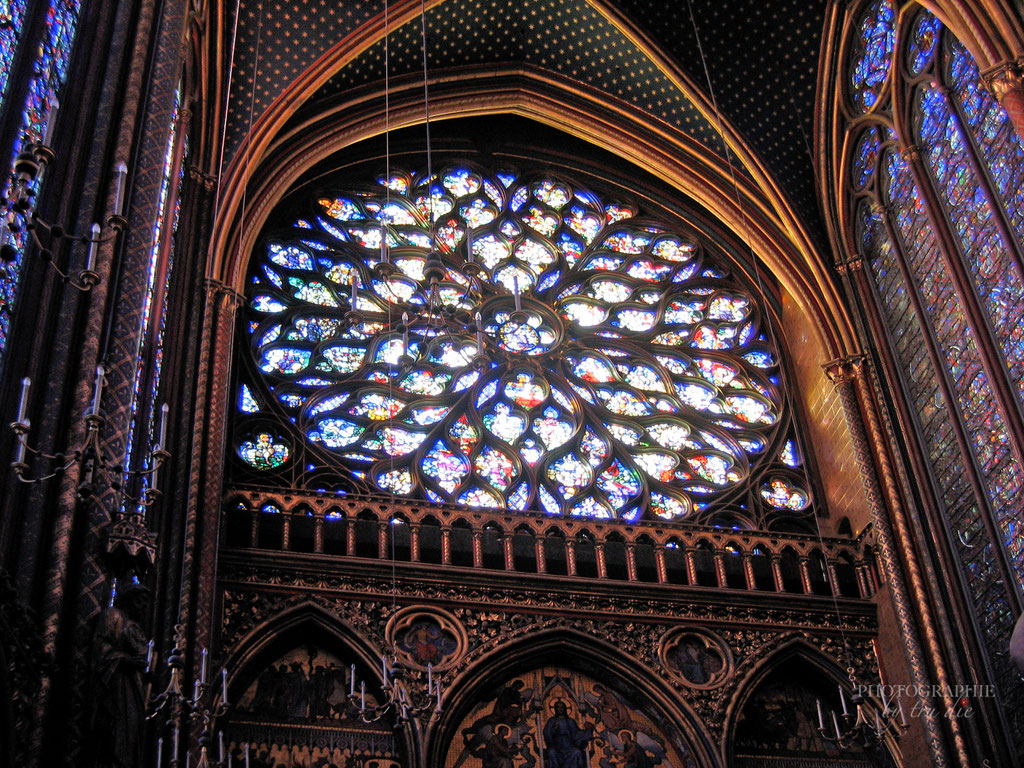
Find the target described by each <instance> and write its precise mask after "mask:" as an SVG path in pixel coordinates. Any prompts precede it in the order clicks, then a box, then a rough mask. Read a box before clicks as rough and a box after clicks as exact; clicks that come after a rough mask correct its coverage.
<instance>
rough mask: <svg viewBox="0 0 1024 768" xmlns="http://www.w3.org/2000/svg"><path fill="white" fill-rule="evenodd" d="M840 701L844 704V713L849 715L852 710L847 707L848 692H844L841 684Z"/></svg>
mask: <svg viewBox="0 0 1024 768" xmlns="http://www.w3.org/2000/svg"><path fill="white" fill-rule="evenodd" d="M839 701H841V702H842V704H843V714H844V715H848V714H850V711H849V710H848V709H847V708H846V694H844V693H843V686H841V685H840V686H839Z"/></svg>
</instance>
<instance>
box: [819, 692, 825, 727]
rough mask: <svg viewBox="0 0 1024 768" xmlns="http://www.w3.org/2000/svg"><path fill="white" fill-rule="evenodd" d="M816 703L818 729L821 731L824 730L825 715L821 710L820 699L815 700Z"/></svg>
mask: <svg viewBox="0 0 1024 768" xmlns="http://www.w3.org/2000/svg"><path fill="white" fill-rule="evenodd" d="M817 703H818V728H820V729H821V730H822V731H824V730H825V713H824V712H822V710H821V699H818V700H817Z"/></svg>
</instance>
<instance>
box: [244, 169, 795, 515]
mask: <svg viewBox="0 0 1024 768" xmlns="http://www.w3.org/2000/svg"><path fill="white" fill-rule="evenodd" d="M379 184H380V186H379V187H377V188H375V189H372V190H367V191H364V192H362V193H359V194H349V195H344V194H343V195H329V196H323V197H321V198H320V199H318V200H317V201H316V203H315V208H316V210H315V212H314V214H313V215H312V216H310V217H309V218H307V219H302V220H299V221H298V222H297V223H296V225H295V227H294V229H293V230H292V231H291V232H288V233H286V234H285V235H284V236H282V237H279V238H277V239H270V240H268V241H266V242H265V244H264V245H263V247H262V248H261V250H260V251H259V253H258V255H257V258H256V260H255V266H254V270H253V273H252V283H251V287H250V291H249V301H248V304H249V311H250V319H251V322H250V325H249V331H250V335H251V340H252V349H253V352H254V354H255V356H256V363H257V366H258V368H259V370H260V371H261V372H262V374H263V377H264V382H265V383H266V385H267V386H268V388H269V390H270V393H271V396H272V397H274V398H276V399H277V400H278V401H279V402H280V403H281V404H282V405H283V407H284V408H285V409H286V411H287V412H288V413H289V415H290V416H291V417H293V419H294V421H295V423H296V424H297V426H298V427H299V428H300V429H301V430H302V431H303V433H304V434H305V437H306V439H307V440H308V441H310V442H311V443H313V444H314V445H315V446H317V447H318V448H320V449H322V450H324V451H327V452H329V453H330V454H333V455H334V456H335V457H337V459H338V460H340V461H341V462H342V463H343V464H345V465H346V466H348V467H349V468H350V470H351V471H352V472H353V473H354V474H356V475H357V476H358V477H362V478H365V481H366V482H367V483H369V484H370V485H371V486H373V487H375V488H377V489H379V490H381V491H384V492H388V493H392V492H393V493H396V494H399V495H408V496H414V497H419V498H426V499H428V500H431V501H434V502H449V503H454V504H459V505H464V506H477V507H489V508H507V509H513V510H534V511H542V512H545V513H548V514H552V515H563V514H564V515H572V516H579V517H589V518H600V519H612V518H618V519H626V520H635V519H637V518H639V517H640V516H641V515H643V514H644V511H645V510H649V511H648V512H647V514H648V516H649V517H651V518H653V519H663V520H674V519H680V518H685V517H687V516H689V515H691V514H693V512H694V511H695V510H699V509H701V508H703V507H704V506H705V505H706V504H707V503H708V502H710V501H711V500H713V499H717V498H721V497H722V496H723V495H726V494H729V493H731V492H733V491H736V490H737V489H738V488H740V487H741V486H744V487H745V485H746V483H747V481H748V480H749V478H750V476H751V469H752V465H755V464H757V463H758V462H760V461H761V460H762V459H763V458H764V457H765V456H766V455H767V454H769V453H770V451H769V450H768V449H769V446H770V442H771V439H772V435H773V434H774V432H775V427H776V425H777V423H778V421H779V419H780V408H781V398H780V396H779V393H778V392H777V390H776V388H775V386H774V384H773V381H774V380H775V376H776V369H777V364H778V361H777V356H776V353H775V351H774V350H773V349H772V348H771V346H770V345H769V344H768V343H767V341H766V339H765V336H764V334H763V333H762V331H761V329H760V327H759V313H758V310H757V308H756V307H755V304H754V302H753V300H752V298H751V297H750V296H749V295H748V294H747V293H746V292H745V291H744V290H743V289H742V288H740V287H738V286H737V284H736V283H735V282H733V281H731V280H730V279H729V278H728V276H727V274H726V271H725V270H724V269H722V268H721V267H719V266H717V265H715V264H713V263H711V262H710V260H709V259H708V258H707V256H706V254H705V253H704V252H703V249H702V247H701V246H700V245H699V244H698V243H697V242H696V241H694V240H692V239H690V238H687V237H684V236H680V235H678V234H673V233H672V232H669V231H667V230H666V229H665V228H663V227H660V226H658V225H656V224H652V223H650V222H647V221H644V220H640V219H638V218H636V211H634V210H632V209H631V208H629V207H627V206H622V205H613V204H608V205H606V204H603V203H602V202H601V200H599V199H598V198H597V197H596V196H595V195H593V194H592V193H590V192H588V191H586V190H583V189H580V188H578V187H575V186H573V185H571V184H569V183H567V182H563V181H560V180H556V179H551V178H547V177H540V178H532V179H518V178H515V177H513V176H511V175H505V174H495V175H493V176H491V175H486V174H484V173H480V172H477V171H475V170H472V169H469V168H466V167H460V166H456V167H451V168H448V169H446V170H444V171H442V172H440V173H438V174H436V175H435V177H434V178H433V179H432V180H431V181H430V182H429V183H427V182H426V180H423V179H413V178H411V177H410V176H408V175H405V174H402V173H395V174H393V175H392V177H391V178H390V179H380V180H379ZM431 220H432V221H431ZM382 237H386V238H387V242H388V246H389V248H388V251H387V252H388V254H389V260H390V262H391V264H392V266H393V267H394V269H393V270H382V269H375V268H374V266H375V265H376V264H377V263H378V262H379V261H380V259H381V239H382ZM467 250H468V251H469V252H471V254H472V265H471V266H469V267H467V266H466V261H467ZM432 252H434V253H436V254H437V255H436V256H431V258H432V259H436V258H439V259H440V261H441V264H442V267H443V269H442V271H441V272H442V274H440V275H439V280H438V281H437V282H436V283H435V284H434V288H433V290H434V291H436V293H435V294H434V295H435V299H434V300H433V301H432V300H431V298H430V295H431V290H432V289H431V284H430V281H429V280H428V279H427V277H426V275H430V274H433V273H434V271H435V270H431V269H428V266H427V264H428V254H431V253H432ZM516 294H518V297H517V295H516ZM353 298H354V303H355V306H354V309H355V310H356V311H355V312H352V311H351V310H352V309H353V307H352V303H353ZM517 298H518V301H517ZM517 305H518V306H517ZM428 307H434V308H433V309H430V310H429V311H428ZM403 315H407V316H408V317H409V318H410V322H409V324H408V325H406V324H405V323H403V322H402V317H403ZM477 315H479V320H477V319H476V318H477ZM478 342H479V345H478ZM481 347H482V348H481Z"/></svg>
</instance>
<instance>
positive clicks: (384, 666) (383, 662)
mask: <svg viewBox="0 0 1024 768" xmlns="http://www.w3.org/2000/svg"><path fill="white" fill-rule="evenodd" d="M380 666H381V669H382V670H383V671H384V683H385V684H386V683H387V682H388V657H387V656H385V655H384V654H381V657H380Z"/></svg>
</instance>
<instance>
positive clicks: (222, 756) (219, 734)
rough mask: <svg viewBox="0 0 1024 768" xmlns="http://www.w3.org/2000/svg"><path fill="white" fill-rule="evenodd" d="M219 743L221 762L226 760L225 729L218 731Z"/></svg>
mask: <svg viewBox="0 0 1024 768" xmlns="http://www.w3.org/2000/svg"><path fill="white" fill-rule="evenodd" d="M217 745H218V746H219V747H220V762H222V763H223V762H224V731H220V732H218V733H217Z"/></svg>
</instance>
